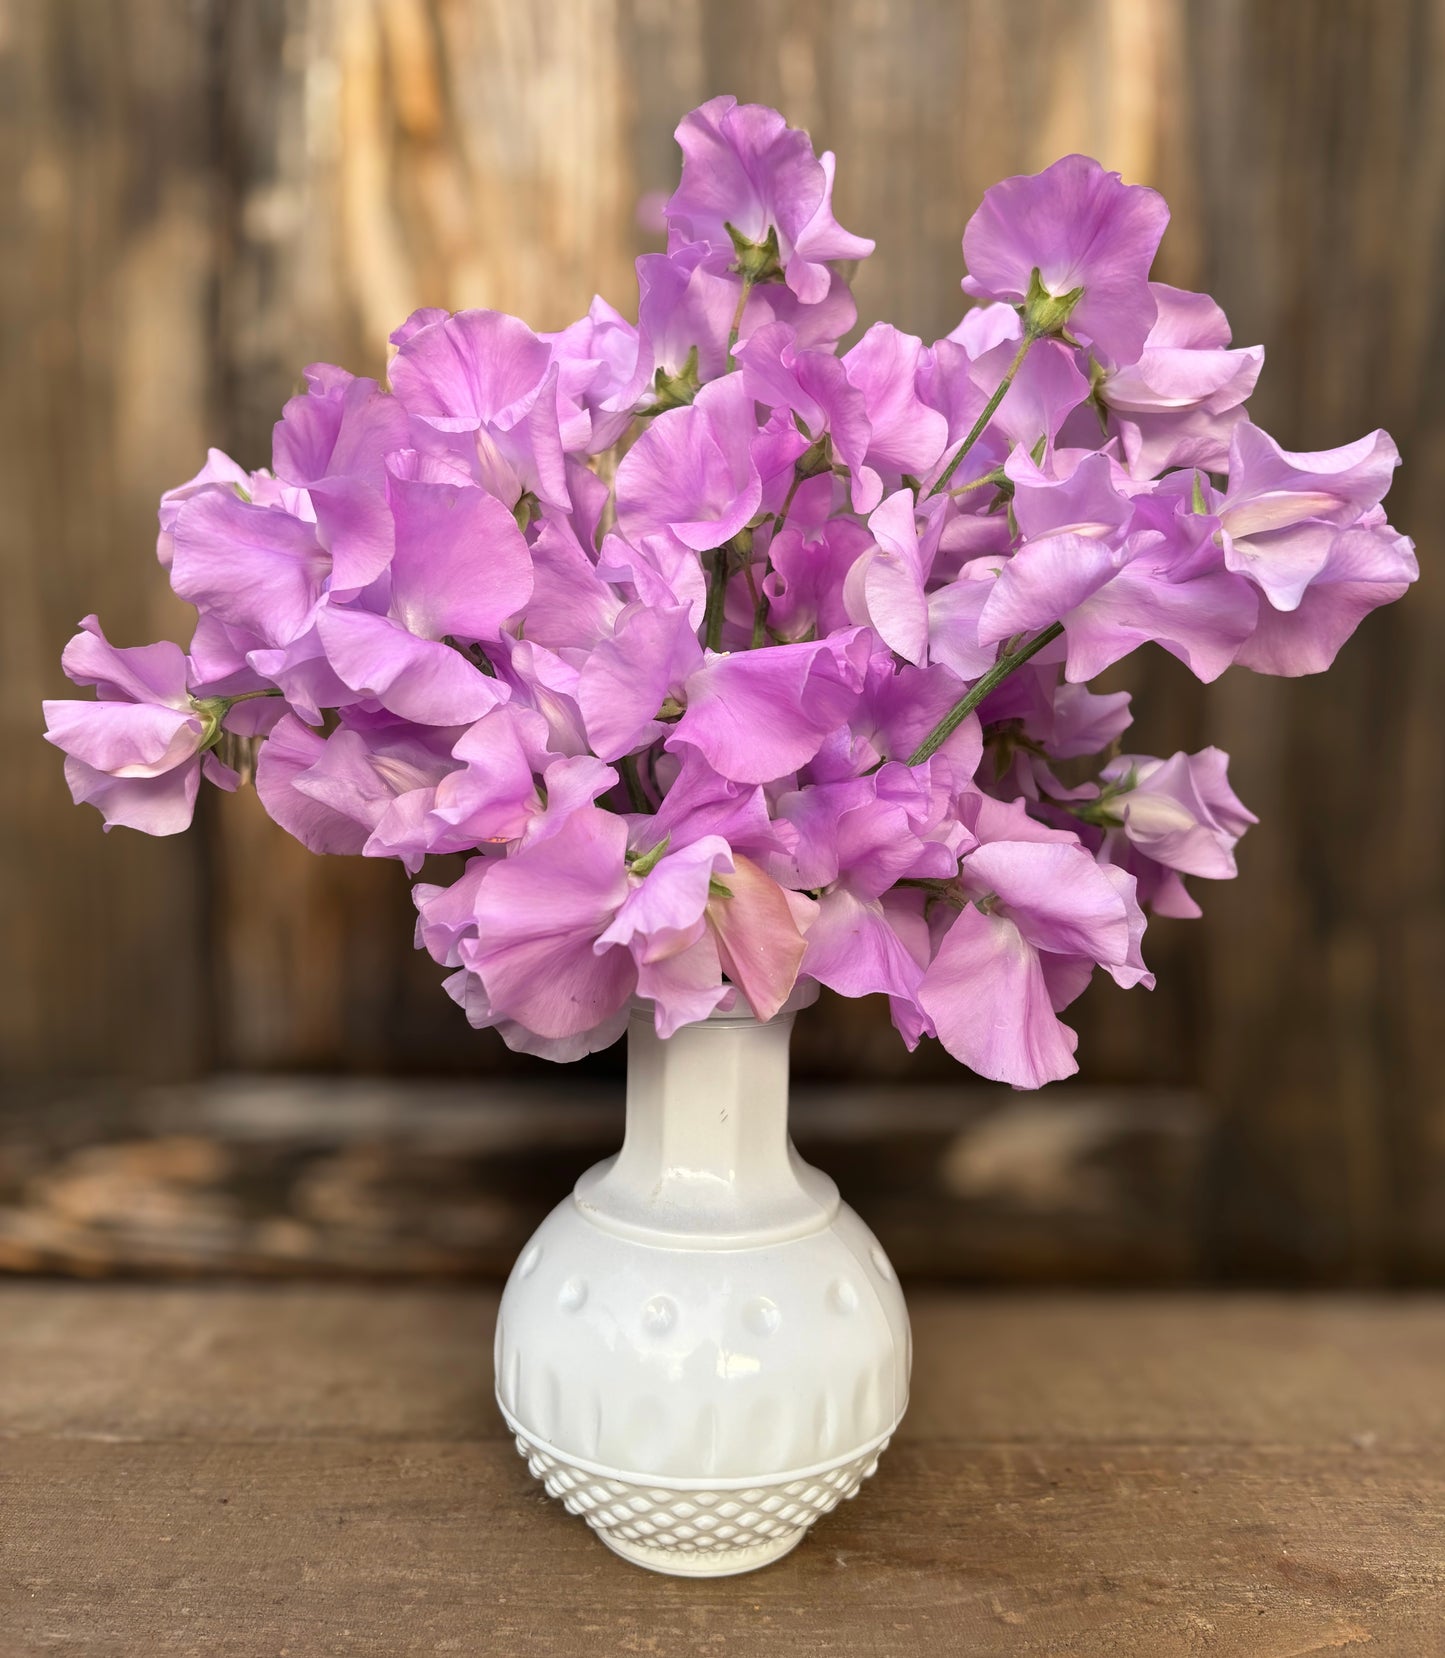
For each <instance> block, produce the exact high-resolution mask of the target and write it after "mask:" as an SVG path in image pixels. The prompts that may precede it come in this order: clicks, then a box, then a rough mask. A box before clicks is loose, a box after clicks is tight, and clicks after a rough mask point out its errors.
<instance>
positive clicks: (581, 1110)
mask: <svg viewBox="0 0 1445 1658" xmlns="http://www.w3.org/2000/svg"><path fill="white" fill-rule="evenodd" d="M809 1017H811V1015H809ZM792 1117H793V1128H794V1132H795V1136H796V1138H797V1140H798V1143H799V1145H800V1146H801V1148H802V1150H803V1152H804V1154H805V1155H806V1156H808V1157H810V1158H811V1159H812V1160H814V1161H816V1162H817V1163H818V1164H819V1165H820V1166H821V1167H823V1168H825V1169H827V1170H828V1171H829V1172H831V1173H832V1174H833V1175H834V1176H835V1177H836V1178H837V1180H838V1181H839V1183H840V1185H841V1187H842V1189H843V1191H844V1192H845V1193H846V1194H847V1195H848V1196H849V1197H850V1198H851V1199H854V1200H855V1201H856V1202H857V1203H858V1204H859V1205H860V1206H861V1208H862V1211H863V1213H864V1214H865V1215H866V1216H867V1218H868V1219H869V1221H870V1222H871V1223H872V1224H873V1225H874V1227H875V1228H876V1230H877V1231H878V1234H879V1236H880V1237H881V1238H882V1239H883V1242H884V1244H885V1245H886V1247H887V1248H888V1251H889V1253H890V1255H891V1257H892V1258H893V1260H894V1262H895V1263H896V1264H897V1265H898V1267H899V1269H900V1270H901V1271H905V1272H916V1273H931V1274H934V1275H948V1274H953V1275H957V1276H962V1277H967V1278H972V1279H983V1280H991V1279H1000V1280H1010V1279H1014V1280H1017V1279H1034V1280H1037V1279H1046V1280H1047V1279H1052V1280H1055V1281H1058V1280H1069V1279H1072V1280H1076V1281H1077V1280H1094V1281H1098V1280H1106V1281H1114V1282H1120V1281H1123V1282H1129V1283H1139V1282H1150V1283H1157V1282H1161V1281H1179V1280H1181V1279H1186V1278H1188V1277H1190V1276H1191V1275H1193V1274H1195V1273H1196V1272H1197V1270H1198V1262H1197V1260H1196V1258H1195V1254H1194V1250H1195V1240H1196V1238H1197V1236H1198V1231H1199V1221H1198V1217H1197V1214H1196V1203H1197V1191H1196V1177H1197V1172H1198V1168H1199V1163H1200V1156H1201V1148H1200V1139H1201V1133H1202V1129H1203V1121H1202V1114H1201V1111H1200V1107H1199V1102H1198V1101H1197V1100H1196V1099H1194V1098H1193V1097H1192V1096H1190V1095H1187V1094H1182V1093H1180V1094H1170V1093H1162V1092H1158V1091H1148V1090H1122V1091H1115V1092H1112V1093H1111V1092H1097V1091H1096V1092H1092V1093H1091V1092H1090V1091H1088V1090H1084V1089H1078V1088H1072V1089H1063V1090H1060V1091H1059V1092H1057V1093H1056V1094H1054V1095H1052V1096H1049V1097H1048V1098H1045V1099H1040V1100H1033V1101H1025V1102H1020V1101H1018V1100H1017V1099H1016V1098H1015V1097H1014V1096H1013V1095H1012V1094H1011V1093H1010V1092H1009V1091H1008V1090H1006V1089H997V1088H996V1089H990V1088H986V1087H976V1088H972V1089H964V1090H959V1089H942V1088H936V1089H923V1088H906V1089H897V1088H871V1089H870V1088H864V1087H857V1086H854V1087H851V1088H850V1087H846V1086H841V1085H834V1086H824V1087H820V1086H807V1085H805V1086H803V1087H801V1088H800V1089H799V1090H798V1091H797V1096H796V1099H795V1102H794V1109H793V1113H792ZM621 1139H622V1109H621V1097H620V1091H618V1090H616V1089H608V1088H593V1089H592V1090H590V1091H589V1090H587V1089H586V1088H585V1087H583V1086H582V1085H580V1084H578V1083H575V1082H573V1083H567V1082H553V1083H551V1084H550V1085H539V1084H536V1083H533V1082H529V1081H523V1080H521V1079H517V1080H515V1081H502V1082H499V1081H496V1080H494V1081H493V1082H492V1083H491V1085H490V1086H477V1085H474V1084H467V1085H465V1086H458V1085H448V1084H433V1085H427V1084H421V1083H413V1084H409V1085H406V1084H396V1083H388V1082H372V1083H367V1082H361V1081H356V1082H337V1081H330V1082H328V1081H317V1082H310V1083H308V1082H305V1081H302V1080H299V1079H293V1080H290V1081H287V1080H285V1079H277V1080H274V1081H268V1080H263V1079H254V1078H253V1079H250V1080H247V1079H244V1078H234V1079H230V1080H225V1081H214V1082H211V1083H209V1084H206V1085H203V1086H198V1087H184V1088H177V1089H171V1090H155V1091H150V1092H142V1093H139V1094H135V1095H132V1096H129V1097H126V1096H120V1097H119V1098H117V1097H106V1096H102V1097H95V1096H93V1095H81V1096H79V1097H71V1098H66V1097H65V1096H61V1097H59V1098H55V1097H49V1098H42V1099H40V1100H38V1101H37V1102H35V1103H34V1104H33V1105H32V1106H31V1108H30V1109H29V1110H28V1111H26V1112H25V1113H23V1114H22V1113H20V1112H19V1111H18V1110H15V1109H12V1112H11V1115H10V1120H9V1130H8V1136H7V1138H6V1139H5V1140H3V1141H0V1272H7V1271H8V1272H12V1273H14V1272H35V1271H43V1272H68V1273H74V1274H79V1275H82V1276H94V1275H99V1274H123V1275H130V1274H137V1273H141V1274H145V1273H149V1274H153V1275H154V1274H162V1275H180V1276H185V1277H189V1276H193V1275H195V1274H197V1273H206V1274H213V1275H214V1274H220V1275H224V1274H229V1273H238V1272H239V1273H254V1274H265V1275H272V1276H275V1275H280V1276H287V1277H292V1276H297V1275H307V1274H309V1275H312V1276H318V1275H324V1276H351V1277H356V1276H365V1277H385V1278H427V1277H432V1278H456V1277H469V1278H475V1277H479V1276H481V1277H488V1276H490V1277H495V1276H498V1275H501V1274H505V1273H506V1272H507V1271H508V1270H509V1269H510V1267H511V1263H512V1261H513V1260H514V1259H515V1258H516V1256H517V1254H518V1253H519V1252H520V1250H521V1248H522V1246H523V1245H524V1243H525V1242H526V1240H527V1238H528V1237H529V1236H530V1235H531V1233H532V1231H533V1230H534V1229H535V1227H536V1226H537V1224H538V1223H539V1222H540V1221H541V1219H542V1217H543V1216H544V1215H545V1214H546V1213H547V1211H548V1210H549V1209H551V1208H552V1206H553V1205H554V1204H555V1203H557V1202H559V1201H560V1200H561V1199H562V1198H563V1197H564V1196H565V1195H566V1193H567V1192H568V1191H570V1189H571V1187H572V1184H573V1182H574V1181H575V1180H576V1178H577V1176H578V1174H579V1173H581V1171H582V1170H583V1169H585V1168H587V1167H589V1166H590V1165H591V1164H592V1163H594V1162H597V1161H598V1160H600V1159H601V1158H603V1157H608V1156H611V1155H612V1154H613V1153H614V1152H615V1151H616V1150H617V1148H618V1146H619V1145H620V1144H621Z"/></svg>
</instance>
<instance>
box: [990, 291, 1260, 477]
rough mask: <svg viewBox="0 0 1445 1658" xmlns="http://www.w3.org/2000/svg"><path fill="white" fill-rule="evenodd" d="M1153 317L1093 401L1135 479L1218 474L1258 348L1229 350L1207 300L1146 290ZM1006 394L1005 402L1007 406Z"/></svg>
mask: <svg viewBox="0 0 1445 1658" xmlns="http://www.w3.org/2000/svg"><path fill="white" fill-rule="evenodd" d="M1149 289H1150V292H1151V293H1152V294H1153V295H1154V300H1155V303H1156V304H1157V306H1158V308H1159V314H1158V317H1157V318H1156V320H1155V323H1154V326H1153V328H1151V329H1150V331H1149V338H1148V339H1147V340H1146V341H1145V342H1144V350H1143V352H1142V354H1141V355H1140V358H1139V361H1138V362H1137V363H1131V364H1127V365H1125V366H1124V367H1122V368H1116V369H1114V370H1112V371H1111V372H1106V373H1105V374H1104V375H1103V377H1102V378H1101V380H1100V382H1099V385H1098V388H1097V391H1096V395H1097V397H1098V399H1099V401H1100V402H1101V403H1102V404H1103V405H1104V406H1105V408H1107V409H1108V411H1109V414H1110V422H1109V429H1110V430H1111V431H1115V432H1117V433H1118V434H1119V438H1120V442H1121V445H1122V447H1123V451H1124V458H1125V459H1126V460H1127V462H1128V464H1129V470H1130V471H1131V472H1132V473H1133V474H1134V476H1135V477H1136V478H1156V477H1158V475H1159V474H1160V473H1161V472H1163V471H1165V470H1166V468H1168V467H1171V466H1198V467H1203V468H1204V469H1205V470H1206V471H1217V470H1219V469H1220V468H1221V467H1223V466H1224V465H1225V463H1226V461H1227V459H1228V455H1229V434H1230V433H1231V432H1232V431H1233V430H1234V428H1235V427H1236V426H1237V425H1238V424H1239V422H1240V421H1241V420H1243V419H1244V418H1245V414H1244V403H1245V399H1246V398H1247V397H1248V396H1249V394H1250V393H1251V392H1252V391H1253V390H1254V386H1255V382H1256V381H1257V380H1258V379H1259V371H1260V369H1261V368H1263V367H1264V347H1263V346H1259V345H1253V346H1246V347H1244V348H1243V349H1241V350H1234V351H1231V350H1230V349H1228V348H1229V339H1230V334H1229V323H1228V321H1227V320H1226V318H1225V315H1224V312H1223V311H1221V310H1220V308H1219V307H1218V306H1217V305H1216V304H1215V303H1214V301H1213V300H1212V299H1211V298H1210V297H1209V295H1208V294H1191V293H1187V292H1186V291H1185V290H1183V289H1182V288H1171V287H1170V286H1169V285H1168V284H1167V283H1164V282H1151V283H1150V284H1149ZM1012 395H1013V394H1012V393H1010V398H1012Z"/></svg>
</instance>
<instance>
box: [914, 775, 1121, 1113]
mask: <svg viewBox="0 0 1445 1658" xmlns="http://www.w3.org/2000/svg"><path fill="white" fill-rule="evenodd" d="M977 830H978V832H979V842H980V844H979V845H978V846H977V847H976V848H975V849H974V850H973V851H971V852H969V853H968V854H966V856H965V857H964V859H963V862H962V865H961V866H960V872H959V877H958V882H957V884H956V886H955V889H954V890H955V893H956V900H955V901H957V900H962V908H961V909H959V911H958V914H957V917H956V919H954V920H953V922H952V923H951V925H949V926H948V927H947V930H946V931H945V932H944V934H943V937H942V940H941V942H940V943H939V945H938V948H937V950H936V952H935V954H934V956H933V960H932V961H931V962H930V964H929V966H928V969H927V971H926V972H925V973H924V975H923V979H922V982H921V984H920V987H919V990H918V996H917V1001H918V1006H919V1008H920V1009H921V1011H922V1012H923V1014H924V1015H925V1016H926V1018H927V1019H928V1021H929V1022H930V1024H931V1025H932V1028H933V1030H934V1032H935V1033H936V1035H937V1036H938V1038H939V1040H940V1041H941V1042H942V1043H943V1045H944V1047H945V1048H947V1049H948V1051H949V1053H951V1054H952V1055H953V1056H954V1058H955V1059H959V1060H962V1061H963V1063H964V1064H965V1065H967V1066H968V1067H969V1069H970V1070H973V1071H975V1072H977V1074H978V1075H979V1076H982V1077H988V1078H990V1079H991V1080H992V1081H994V1082H1007V1083H1010V1084H1011V1085H1012V1086H1013V1087H1015V1088H1038V1087H1041V1086H1042V1085H1043V1084H1044V1083H1046V1082H1055V1081H1058V1080H1059V1079H1061V1078H1063V1077H1066V1076H1072V1075H1073V1074H1074V1072H1075V1071H1077V1069H1078V1066H1077V1064H1076V1063H1075V1061H1074V1050H1075V1048H1076V1047H1077V1046H1078V1037H1077V1036H1076V1035H1075V1033H1074V1032H1073V1031H1072V1030H1070V1029H1069V1027H1068V1026H1067V1025H1065V1024H1063V1023H1062V1021H1061V1020H1060V1019H1059V1017H1058V1014H1059V1013H1060V1012H1061V1011H1062V1010H1063V1009H1064V1008H1065V1007H1067V1006H1068V1004H1069V1003H1070V1002H1071V1001H1073V1000H1074V999H1075V997H1077V996H1078V995H1079V993H1080V992H1081V991H1082V990H1083V989H1084V987H1085V985H1086V984H1087V983H1088V982H1089V979H1090V978H1091V977H1092V975H1093V971H1094V968H1095V966H1100V967H1103V968H1104V969H1105V971H1106V972H1108V973H1109V974H1110V976H1111V977H1112V978H1113V979H1114V980H1115V982H1116V983H1118V984H1121V985H1125V986H1130V985H1137V984H1145V985H1152V983H1153V979H1152V976H1151V975H1150V974H1149V973H1148V972H1147V970H1146V969H1145V967H1144V965H1143V961H1142V959H1141V958H1140V955H1139V940H1140V938H1141V937H1142V935H1143V931H1144V918H1143V915H1142V913H1141V912H1140V910H1139V906H1138V903H1137V901H1136V898H1135V882H1134V877H1133V876H1132V875H1130V874H1128V873H1127V872H1126V871H1124V870H1122V869H1119V868H1117V867H1114V866H1110V865H1101V864H1098V863H1096V862H1095V861H1094V859H1093V858H1092V857H1091V856H1090V855H1089V853H1088V851H1087V850H1086V849H1085V848H1084V847H1083V846H1082V845H1081V844H1080V843H1079V841H1078V838H1077V837H1076V836H1074V835H1071V834H1068V833H1066V832H1061V831H1055V830H1050V829H1046V828H1044V827H1043V826H1042V825H1040V824H1037V823H1035V822H1034V821H1033V820H1032V819H1031V818H1029V817H1028V816H1027V815H1026V814H1025V812H1024V810H1023V808H1022V806H1016V807H1013V808H1007V807H997V806H994V805H992V804H991V803H987V804H985V805H984V809H983V811H982V812H981V814H980V818H979V821H978V823H977Z"/></svg>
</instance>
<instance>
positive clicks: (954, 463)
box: [928, 329, 1040, 496]
mask: <svg viewBox="0 0 1445 1658" xmlns="http://www.w3.org/2000/svg"><path fill="white" fill-rule="evenodd" d="M1039 338H1040V336H1039V335H1038V334H1036V333H1034V331H1033V330H1032V329H1026V330H1025V332H1024V337H1023V339H1022V340H1020V341H1019V348H1018V350H1017V351H1016V352H1015V353H1014V360H1013V361H1012V362H1011V363H1010V364H1009V366H1008V372H1007V374H1005V375H1004V377H1003V379H1002V380H1000V381H999V383H998V386H997V388H996V389H995V391H994V394H993V396H992V397H990V398H989V400H988V402H987V403H985V404H984V406H983V413H982V414H980V415H979V417H978V419H977V420H975V421H974V423H973V429H972V430H971V431H970V432H969V434H968V436H967V437H966V438H965V439H964V440H963V447H962V448H961V449H960V450H959V451H958V453H957V454H956V455H955V456H954V457H953V459H952V460H951V461H950V462H949V463H948V465H947V466H946V467H945V468H944V469H943V475H942V477H940V478H939V480H938V482H937V483H936V484H934V486H933V488H932V489H930V490H929V492H928V493H929V495H930V496H934V495H937V494H938V493H939V491H940V490H943V489H946V488H947V487H948V480H949V479H950V478H951V477H952V476H953V475H954V473H955V472H957V471H958V463H959V462H960V461H961V460H962V459H963V457H964V456H965V455H966V454H967V453H968V452H969V450H970V449H972V448H973V446H974V444H976V443H977V442H978V440H979V439H980V438H981V437H982V436H983V433H984V428H985V427H986V426H987V425H988V423H989V421H991V420H992V419H993V417H994V415H995V414H997V412H998V406H999V404H1000V403H1002V402H1003V400H1004V394H1005V393H1006V392H1007V391H1008V389H1009V387H1010V386H1011V385H1012V384H1013V383H1014V376H1015V375H1016V374H1017V373H1018V371H1019V369H1020V368H1022V367H1023V361H1024V358H1025V357H1027V356H1028V354H1029V352H1030V350H1031V349H1032V347H1033V343H1034V341H1035V340H1037V339H1039Z"/></svg>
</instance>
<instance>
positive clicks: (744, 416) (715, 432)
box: [617, 374, 763, 552]
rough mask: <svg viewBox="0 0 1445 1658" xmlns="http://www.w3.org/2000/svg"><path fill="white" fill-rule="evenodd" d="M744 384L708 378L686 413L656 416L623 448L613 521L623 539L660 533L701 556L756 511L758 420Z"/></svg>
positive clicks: (731, 379) (728, 378)
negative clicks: (670, 535)
mask: <svg viewBox="0 0 1445 1658" xmlns="http://www.w3.org/2000/svg"><path fill="white" fill-rule="evenodd" d="M743 380H744V377H743V376H742V375H741V374H729V375H725V376H724V377H723V378H722V379H721V380H714V381H713V382H712V383H711V385H708V386H705V387H704V388H703V389H702V391H700V392H699V393H698V395H697V398H696V400H695V401H694V402H693V403H692V404H690V405H689V406H688V407H687V408H682V409H671V410H669V411H668V412H667V413H666V414H661V415H658V416H657V418H656V419H655V420H654V421H652V423H651V424H650V425H649V426H648V428H647V430H646V431H645V432H644V433H643V434H642V436H641V437H640V438H639V439H638V440H637V442H636V443H635V444H634V445H633V446H632V448H631V449H629V450H628V452H627V455H626V457H625V458H624V460H623V462H622V464H621V466H620V467H619V468H618V469H617V521H618V524H619V526H620V528H621V529H622V532H623V534H624V535H626V536H627V538H628V539H629V540H631V541H634V542H635V541H637V540H639V539H641V538H643V537H646V536H647V535H649V534H652V533H654V532H656V531H658V530H666V531H668V532H670V533H671V534H672V535H674V536H676V537H677V539H678V540H679V541H681V542H682V543H683V545H684V546H687V547H691V548H692V549H693V550H694V551H699V552H700V551H706V550H707V549H709V548H712V547H721V546H722V544H723V543H724V542H725V541H729V540H731V539H732V537H733V536H735V535H736V534H737V533H738V531H739V530H740V529H742V527H743V526H744V525H745V524H746V523H747V521H748V520H749V519H750V518H751V517H752V515H753V514H754V513H755V512H756V511H757V510H758V503H759V502H760V501H761V500H762V493H763V486H762V481H761V479H760V478H759V476H758V469H757V467H756V465H755V464H754V462H753V457H752V442H753V438H754V437H755V435H756V432H757V423H756V421H755V419H754V416H753V407H752V399H751V398H750V397H749V396H748V393H747V389H746V387H745V385H744V383H743Z"/></svg>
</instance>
